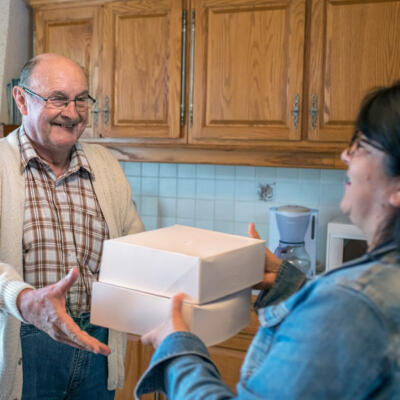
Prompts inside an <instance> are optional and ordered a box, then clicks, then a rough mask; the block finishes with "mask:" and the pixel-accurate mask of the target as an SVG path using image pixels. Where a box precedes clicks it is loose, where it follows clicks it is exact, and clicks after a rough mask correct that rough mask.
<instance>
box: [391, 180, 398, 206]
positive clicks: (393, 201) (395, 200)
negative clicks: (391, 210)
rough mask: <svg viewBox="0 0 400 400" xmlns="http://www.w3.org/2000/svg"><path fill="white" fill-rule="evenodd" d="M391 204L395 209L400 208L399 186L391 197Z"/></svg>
mask: <svg viewBox="0 0 400 400" xmlns="http://www.w3.org/2000/svg"><path fill="white" fill-rule="evenodd" d="M389 204H390V205H391V206H393V207H396V208H400V185H398V187H396V189H395V190H394V191H393V193H392V194H391V195H390V196H389Z"/></svg>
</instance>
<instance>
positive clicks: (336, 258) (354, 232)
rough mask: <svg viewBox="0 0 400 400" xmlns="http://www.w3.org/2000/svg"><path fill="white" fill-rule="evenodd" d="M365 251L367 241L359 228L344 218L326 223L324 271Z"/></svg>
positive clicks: (359, 255)
mask: <svg viewBox="0 0 400 400" xmlns="http://www.w3.org/2000/svg"><path fill="white" fill-rule="evenodd" d="M366 251H367V240H366V238H365V235H364V234H363V232H362V231H361V229H360V228H358V227H357V226H355V225H353V224H352V223H351V221H350V220H349V219H348V218H347V217H346V216H344V215H343V216H340V217H338V218H335V219H334V220H332V221H331V222H329V223H328V229H327V238H326V264H325V266H326V267H325V269H326V271H328V270H330V269H333V268H337V267H340V266H341V265H342V264H344V263H345V262H348V261H351V260H353V259H355V258H358V257H361V256H362V255H363V254H364V253H365V252H366Z"/></svg>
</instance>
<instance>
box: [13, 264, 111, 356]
mask: <svg viewBox="0 0 400 400" xmlns="http://www.w3.org/2000/svg"><path fill="white" fill-rule="evenodd" d="M77 278H78V270H77V269H76V268H73V269H72V270H71V271H70V272H69V274H68V275H67V276H66V277H65V278H63V279H61V280H60V281H58V282H57V283H54V284H53V285H49V286H46V287H44V288H42V289H36V290H33V289H25V290H23V291H22V292H21V293H20V294H19V295H18V297H17V306H18V309H19V311H20V313H21V315H22V318H23V319H24V320H25V321H26V322H27V323H29V324H32V325H34V326H36V328H38V329H41V330H42V331H44V332H46V333H47V334H48V335H50V336H51V337H52V338H53V339H54V340H57V341H59V342H61V343H65V344H68V345H70V346H72V347H76V348H78V349H82V350H87V351H91V352H93V353H96V354H103V355H105V356H107V355H108V354H110V348H109V347H108V346H107V345H105V344H104V343H101V342H100V341H98V340H97V339H95V338H93V337H92V336H90V335H88V334H87V333H86V332H85V331H82V330H81V329H79V327H78V325H76V324H75V322H74V320H73V319H72V318H71V317H70V316H69V315H68V314H67V312H66V310H65V296H66V294H67V292H68V290H69V289H70V287H71V286H72V285H73V284H74V282H75V281H76V279H77Z"/></svg>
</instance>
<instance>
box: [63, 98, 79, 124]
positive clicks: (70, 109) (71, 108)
mask: <svg viewBox="0 0 400 400" xmlns="http://www.w3.org/2000/svg"><path fill="white" fill-rule="evenodd" d="M61 114H62V115H63V116H65V117H68V118H70V119H75V118H77V117H79V113H78V110H77V109H76V103H75V100H71V101H69V102H68V104H67V106H66V107H65V108H64V109H63V110H62V113H61Z"/></svg>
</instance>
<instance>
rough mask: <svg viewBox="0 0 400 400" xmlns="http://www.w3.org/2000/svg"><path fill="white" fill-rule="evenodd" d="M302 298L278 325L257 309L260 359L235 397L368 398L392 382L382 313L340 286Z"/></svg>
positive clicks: (387, 331)
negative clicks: (256, 395) (269, 320)
mask: <svg viewBox="0 0 400 400" xmlns="http://www.w3.org/2000/svg"><path fill="white" fill-rule="evenodd" d="M303 293H304V294H303ZM300 294H301V296H299V297H300V299H299V301H298V303H297V304H296V305H295V306H294V308H293V309H292V310H291V312H290V313H289V314H288V315H287V317H286V318H285V319H283V320H282V321H279V322H278V323H277V322H276V321H272V322H271V324H270V325H268V323H267V321H265V320H264V321H263V315H262V313H263V312H264V311H265V312H266V311H267V310H261V312H260V321H261V323H262V325H263V326H262V327H261V328H260V330H259V332H258V333H257V337H256V340H257V343H256V348H257V353H258V354H261V355H262V354H264V356H261V357H259V358H258V365H257V366H256V368H255V369H254V370H253V373H252V374H251V375H250V376H249V377H248V379H242V380H241V381H240V382H239V385H238V397H239V398H241V399H242V398H243V399H247V398H249V397H250V398H251V395H252V394H254V393H258V394H262V395H263V398H264V399H307V400H314V399H315V400H317V399H341V400H353V399H360V398H370V395H371V394H372V393H374V392H375V391H376V390H378V388H379V386H380V385H381V384H382V382H385V381H387V380H388V379H390V368H388V366H389V364H390V361H389V359H388V354H387V348H388V347H387V345H388V343H389V341H390V328H389V326H388V322H387V320H386V319H385V318H384V317H383V314H382V313H381V311H380V310H379V309H378V308H377V307H376V304H375V303H373V302H372V301H371V300H370V299H369V298H368V297H367V296H365V295H364V294H363V293H361V292H359V291H357V290H353V289H351V288H348V287H343V286H340V285H331V286H327V285H321V286H319V287H317V288H316V290H311V291H307V290H305V291H303V292H302V293H300ZM271 336H272V337H273V340H272V344H271V340H270V339H271ZM268 338H269V339H268ZM256 340H255V341H256ZM269 345H270V346H269ZM263 346H264V348H263ZM267 347H268V348H267Z"/></svg>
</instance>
